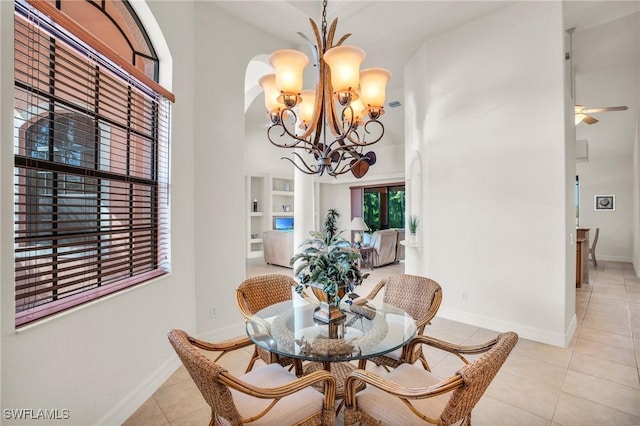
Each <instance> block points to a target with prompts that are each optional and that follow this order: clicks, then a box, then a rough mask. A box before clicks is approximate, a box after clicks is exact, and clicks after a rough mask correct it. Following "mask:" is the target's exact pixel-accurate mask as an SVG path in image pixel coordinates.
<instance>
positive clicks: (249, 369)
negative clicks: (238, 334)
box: [245, 346, 260, 374]
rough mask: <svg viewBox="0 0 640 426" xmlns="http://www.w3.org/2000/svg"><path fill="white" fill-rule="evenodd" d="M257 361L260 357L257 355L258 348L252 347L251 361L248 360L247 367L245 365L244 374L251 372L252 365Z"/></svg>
mask: <svg viewBox="0 0 640 426" xmlns="http://www.w3.org/2000/svg"><path fill="white" fill-rule="evenodd" d="M258 359H260V355H258V348H257V347H255V346H254V347H253V355H251V359H250V360H249V365H247V370H246V371H245V374H246V373H248V372H249V371H251V369H252V368H253V364H255V363H256V361H257V360H258Z"/></svg>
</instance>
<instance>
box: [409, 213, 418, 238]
mask: <svg viewBox="0 0 640 426" xmlns="http://www.w3.org/2000/svg"><path fill="white" fill-rule="evenodd" d="M418 222H419V220H418V216H416V215H411V216H409V232H410V233H412V234H415V233H416V231H417V230H418Z"/></svg>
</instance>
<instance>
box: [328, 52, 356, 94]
mask: <svg viewBox="0 0 640 426" xmlns="http://www.w3.org/2000/svg"><path fill="white" fill-rule="evenodd" d="M365 56H366V54H365V53H364V50H362V49H360V48H359V47H355V46H336V47H332V48H331V49H329V50H327V51H326V52H325V53H324V56H323V57H324V61H325V62H326V63H327V65H329V68H330V69H331V85H332V86H333V91H334V92H336V93H338V92H349V91H351V92H355V91H356V90H357V89H358V85H359V84H360V64H361V63H362V61H364V58H365Z"/></svg>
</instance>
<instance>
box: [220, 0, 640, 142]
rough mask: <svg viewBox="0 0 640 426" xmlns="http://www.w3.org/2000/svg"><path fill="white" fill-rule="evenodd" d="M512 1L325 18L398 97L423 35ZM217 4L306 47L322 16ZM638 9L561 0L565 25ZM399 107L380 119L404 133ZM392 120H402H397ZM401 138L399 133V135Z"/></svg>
mask: <svg viewBox="0 0 640 426" xmlns="http://www.w3.org/2000/svg"><path fill="white" fill-rule="evenodd" d="M512 3H514V1H454V0H445V1H416V0H414V1H389V0H382V1H345V0H339V1H336V0H332V1H328V6H327V21H328V22H329V23H331V21H332V20H333V19H334V18H335V17H336V16H337V17H338V18H339V20H338V27H337V31H336V40H337V39H338V38H339V37H341V36H342V35H343V34H345V33H351V34H352V36H351V37H350V38H349V40H348V41H347V42H346V43H345V44H353V45H356V46H359V47H361V48H363V49H364V50H365V51H366V52H367V57H366V59H365V61H364V63H363V64H362V67H363V68H369V67H382V68H387V69H389V70H390V71H391V72H392V75H393V77H392V79H391V81H390V82H389V85H388V92H389V93H388V95H387V102H389V101H393V100H398V101H400V102H402V101H403V99H402V87H403V69H404V64H405V63H406V62H407V60H408V59H409V58H410V57H411V56H412V55H413V54H414V52H415V51H416V50H417V49H418V48H419V47H420V46H421V45H422V44H423V43H424V41H425V40H426V39H429V38H432V37H436V36H437V35H438V34H442V33H444V32H446V31H449V30H451V29H453V28H456V27H458V26H460V25H463V24H464V23H466V22H469V21H472V20H475V19H478V18H479V17H481V16H484V15H487V14H490V13H492V12H494V11H496V10H497V9H499V8H502V7H506V6H508V5H509V4H512ZM216 6H218V7H220V8H222V9H224V10H225V11H227V12H229V13H230V14H232V15H234V16H236V17H238V18H239V19H241V20H243V21H246V22H248V23H250V24H252V25H254V26H255V27H258V28H261V29H262V30H264V31H266V32H267V33H269V34H272V35H274V36H277V37H279V38H282V39H284V40H286V41H290V42H291V43H294V44H298V45H300V49H301V50H304V49H306V47H305V46H304V42H303V40H302V38H301V37H300V36H299V35H298V34H297V32H301V33H303V34H305V35H307V36H308V37H310V38H311V37H312V36H313V33H312V30H311V26H310V25H309V20H308V19H309V18H312V19H313V20H314V21H316V22H317V23H318V25H320V22H321V18H322V2H321V1H290V0H284V1H218V2H216ZM639 9H640V1H606V0H605V1H565V2H564V13H565V28H571V27H576V31H580V30H584V29H587V28H590V27H593V26H596V25H600V24H603V23H605V22H608V21H611V20H614V19H618V18H620V17H622V16H626V15H628V14H630V13H634V12H637V11H638V10H639ZM305 53H308V54H309V53H310V52H305ZM256 80H257V78H256ZM256 104H257V105H256ZM400 109H401V108H396V109H395V110H393V109H389V108H387V112H388V115H385V117H384V120H385V121H390V120H392V121H394V125H393V126H386V127H387V129H391V128H398V132H399V133H402V132H403V131H404V123H403V121H404V115H403V114H402V113H401V112H400V111H397V110H400ZM394 111H395V112H394ZM252 117H256V118H255V120H256V121H255V125H258V123H262V125H264V122H265V118H264V117H265V116H264V112H263V107H262V100H261V97H259V98H258V102H254V105H252V107H251V108H250V109H249V110H248V111H247V124H248V125H249V126H251V124H250V123H251V122H253V121H254V119H253V118H252ZM396 120H398V121H399V120H402V121H399V122H397V123H395V121H396ZM389 124H391V123H389ZM402 140H403V138H402V135H399V141H400V142H401V141H402Z"/></svg>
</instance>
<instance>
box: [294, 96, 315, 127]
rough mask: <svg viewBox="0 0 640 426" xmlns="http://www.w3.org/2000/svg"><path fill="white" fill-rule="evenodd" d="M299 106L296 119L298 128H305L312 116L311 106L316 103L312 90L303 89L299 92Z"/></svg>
mask: <svg viewBox="0 0 640 426" xmlns="http://www.w3.org/2000/svg"><path fill="white" fill-rule="evenodd" d="M300 97H301V98H302V100H301V101H300V108H299V110H298V120H299V121H300V128H301V129H302V130H306V129H307V128H308V127H309V124H310V123H311V120H312V118H313V107H314V106H315V103H316V92H315V91H314V90H303V91H302V93H301V94H300Z"/></svg>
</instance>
